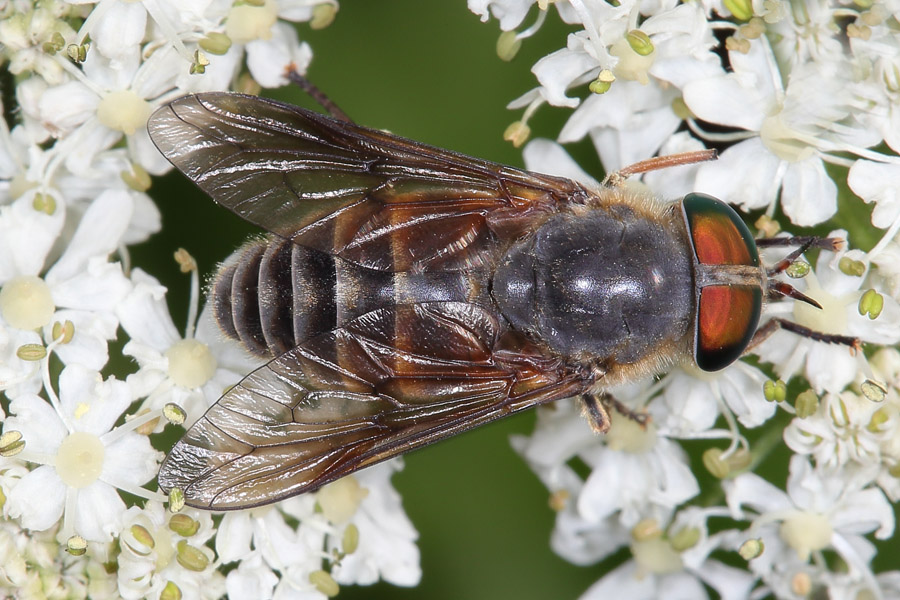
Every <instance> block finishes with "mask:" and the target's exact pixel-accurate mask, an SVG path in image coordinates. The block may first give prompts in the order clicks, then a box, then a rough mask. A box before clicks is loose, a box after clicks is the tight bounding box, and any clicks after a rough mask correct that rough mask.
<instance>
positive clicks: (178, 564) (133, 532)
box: [117, 501, 225, 600]
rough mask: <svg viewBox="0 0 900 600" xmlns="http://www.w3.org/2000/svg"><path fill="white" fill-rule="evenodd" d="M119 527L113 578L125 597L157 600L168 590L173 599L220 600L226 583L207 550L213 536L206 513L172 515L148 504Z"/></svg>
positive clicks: (128, 513)
mask: <svg viewBox="0 0 900 600" xmlns="http://www.w3.org/2000/svg"><path fill="white" fill-rule="evenodd" d="M122 523H123V527H122V533H121V536H120V541H119V544H120V547H121V553H120V554H119V557H118V565H119V569H118V573H117V575H118V579H119V591H120V592H121V594H122V597H123V598H126V599H127V600H139V599H141V598H151V597H152V598H158V597H159V596H160V593H161V592H162V591H163V590H164V589H166V588H167V586H174V587H175V588H176V590H177V591H178V592H180V593H179V595H178V596H176V597H184V598H198V599H204V600H215V599H217V598H220V597H221V596H222V594H223V593H224V591H225V578H224V577H223V576H222V574H221V573H219V572H218V570H217V569H216V563H215V561H214V560H213V558H214V555H213V552H212V550H210V549H209V548H208V547H207V546H206V542H207V541H208V540H209V539H210V538H211V537H212V536H213V535H214V534H215V532H216V530H215V527H214V526H213V522H212V518H211V516H210V513H209V512H206V511H198V510H193V509H184V510H182V511H181V512H180V513H178V514H176V515H173V514H171V513H170V512H168V511H167V510H166V509H165V508H164V507H163V505H162V504H161V503H159V502H152V501H151V502H148V503H147V505H146V506H145V507H144V508H143V509H141V508H139V507H137V506H133V507H131V508H129V509H128V510H127V511H126V512H125V514H124V515H123V516H122ZM176 590H171V589H170V590H169V592H168V593H169V594H174V593H175V591H176Z"/></svg>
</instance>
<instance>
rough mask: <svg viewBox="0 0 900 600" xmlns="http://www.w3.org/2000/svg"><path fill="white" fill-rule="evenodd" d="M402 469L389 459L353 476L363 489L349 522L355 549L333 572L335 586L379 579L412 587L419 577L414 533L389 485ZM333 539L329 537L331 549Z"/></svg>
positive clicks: (333, 542) (396, 461) (373, 581)
mask: <svg viewBox="0 0 900 600" xmlns="http://www.w3.org/2000/svg"><path fill="white" fill-rule="evenodd" d="M402 467H403V463H402V461H400V460H391V461H388V462H384V463H381V464H378V465H375V466H373V467H370V468H367V469H364V470H362V471H360V472H359V473H356V475H354V477H355V478H356V479H357V480H358V481H359V485H360V486H362V488H363V489H365V490H366V495H365V497H364V498H363V499H362V500H361V501H360V503H359V508H358V509H357V510H356V512H355V513H354V514H353V516H352V517H350V519H349V523H352V524H353V525H354V526H355V527H356V528H357V530H358V532H359V547H358V548H357V549H356V550H355V551H354V552H352V553H351V554H348V555H347V556H345V557H344V558H343V559H341V562H340V564H339V566H337V567H336V568H335V570H334V573H333V574H334V578H335V580H336V581H337V582H338V583H356V584H361V585H369V584H372V583H375V582H376V581H378V579H383V580H384V581H387V582H389V583H393V584H394V585H402V586H415V585H418V583H419V580H420V579H421V578H422V568H421V567H420V566H419V548H418V547H417V546H416V538H418V533H417V532H416V530H415V528H414V527H413V524H412V523H411V522H410V520H409V517H407V516H406V513H405V512H404V511H403V505H402V504H401V499H400V494H398V493H397V491H396V490H395V489H394V487H393V486H392V485H391V476H392V475H393V474H394V473H395V472H397V471H398V470H400V469H401V468H402ZM336 541H337V538H336V536H335V537H332V538H330V542H331V545H332V546H334V548H335V549H339V548H340V546H338V545H336V544H335V542H336Z"/></svg>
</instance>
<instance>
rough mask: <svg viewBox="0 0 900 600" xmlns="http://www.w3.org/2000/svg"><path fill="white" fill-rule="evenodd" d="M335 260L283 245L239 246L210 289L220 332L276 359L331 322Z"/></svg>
mask: <svg viewBox="0 0 900 600" xmlns="http://www.w3.org/2000/svg"><path fill="white" fill-rule="evenodd" d="M336 284H337V277H336V272H335V259H334V258H333V257H332V256H330V255H328V254H325V253H324V252H318V251H316V250H311V249H309V248H305V247H303V246H297V245H294V244H292V243H291V242H289V241H287V240H280V239H274V240H268V241H267V240H260V241H256V242H251V243H250V244H248V245H246V246H244V248H242V249H241V250H239V251H238V252H237V254H236V260H234V261H230V262H228V263H226V264H225V265H224V266H223V267H222V268H221V269H220V270H219V273H218V275H217V276H216V279H215V282H214V283H213V286H212V298H213V309H214V314H215V317H216V321H218V323H219V326H220V327H221V328H222V331H224V332H225V334H226V335H228V336H229V337H231V338H234V339H236V340H238V341H240V342H241V343H242V344H243V345H244V346H245V347H246V348H247V350H249V351H250V352H252V353H254V354H258V355H262V356H269V355H275V356H277V355H278V354H281V353H282V352H285V351H287V350H289V349H291V348H293V347H294V346H296V345H297V344H298V343H300V342H301V341H303V340H306V339H309V338H310V337H313V336H315V335H317V334H319V333H323V332H325V331H329V330H331V329H333V328H334V326H335V324H336V322H337V315H336V313H337V311H336V300H337V297H336V294H337V285H336Z"/></svg>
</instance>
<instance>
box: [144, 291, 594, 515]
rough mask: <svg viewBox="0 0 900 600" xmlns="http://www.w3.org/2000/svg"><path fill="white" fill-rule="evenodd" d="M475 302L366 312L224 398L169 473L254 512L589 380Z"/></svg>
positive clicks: (206, 503)
mask: <svg viewBox="0 0 900 600" xmlns="http://www.w3.org/2000/svg"><path fill="white" fill-rule="evenodd" d="M499 328H500V326H499V324H498V322H497V321H496V320H495V318H494V317H493V316H491V315H490V314H489V313H488V312H486V311H484V310H482V309H480V308H479V307H477V306H475V305H472V304H466V303H447V302H436V303H426V304H416V305H405V306H396V307H394V308H391V309H387V308H385V309H380V310H376V311H373V312H371V313H367V314H366V315H363V316H361V317H359V318H358V319H356V320H354V321H352V322H350V323H348V324H347V325H346V326H344V327H342V328H339V329H336V330H334V331H332V332H329V333H327V334H324V335H321V336H319V337H317V338H314V339H312V340H310V341H309V342H307V343H304V344H301V345H300V346H297V347H296V348H294V349H293V350H290V351H288V352H286V353H284V354H282V355H281V356H279V357H278V358H276V359H274V360H273V361H271V362H270V363H268V364H267V365H265V366H263V367H261V368H259V369H257V370H256V371H254V372H253V373H251V374H250V375H248V376H247V377H245V378H244V379H243V381H241V382H240V383H239V384H238V385H237V386H235V387H234V388H232V389H231V390H230V391H229V392H228V393H226V394H225V395H224V396H222V398H221V399H219V401H218V402H217V403H216V404H215V405H213V406H212V407H211V408H210V409H209V410H208V411H207V412H206V414H205V415H204V416H203V417H201V418H200V420H198V421H197V422H196V423H195V424H194V426H193V427H191V429H190V430H189V431H188V432H187V433H186V434H185V436H184V438H182V440H181V441H179V442H178V443H177V444H176V445H175V447H174V448H173V449H172V451H171V452H170V453H169V455H168V456H167V457H166V460H165V462H164V463H163V465H162V468H161V469H160V473H159V485H160V487H161V488H162V489H164V490H169V489H171V488H172V487H175V486H177V487H179V488H181V489H182V490H184V493H185V499H186V502H187V504H188V505H190V506H195V507H198V508H205V509H212V510H229V509H237V508H248V507H252V506H257V505H260V504H267V503H270V502H275V501H277V500H281V499H283V498H287V497H289V496H293V495H296V494H300V493H302V492H307V491H311V490H314V489H316V488H318V487H319V486H321V485H323V484H325V483H328V482H329V481H333V480H335V479H338V478H339V477H342V476H344V475H347V474H349V473H352V472H354V471H356V470H357V469H361V468H363V467H366V466H368V465H371V464H374V463H376V462H379V461H382V460H385V459H388V458H391V457H393V456H397V455H399V454H401V453H404V452H407V451H409V450H412V449H414V448H418V447H421V446H424V445H426V444H429V443H431V442H434V441H437V440H440V439H442V438H445V437H448V436H451V435H454V434H456V433H459V432H461V431H465V430H468V429H471V428H473V427H476V426H477V425H481V424H482V423H487V422H489V421H492V420H494V419H497V418H499V417H502V416H505V415H508V414H512V413H515V412H518V411H520V410H524V409H526V408H529V407H532V406H534V405H537V404H541V403H544V402H550V401H552V400H557V399H561V398H566V397H570V396H574V395H577V394H579V393H582V392H583V391H585V389H586V388H587V387H588V386H589V385H590V382H588V381H586V379H585V377H584V376H583V375H582V374H580V373H578V372H576V371H575V370H573V369H572V368H570V367H568V366H567V365H565V364H564V363H563V362H562V361H560V360H558V359H552V358H548V357H546V356H544V355H542V354H541V353H540V352H538V351H537V350H536V349H534V348H532V347H530V346H529V345H528V344H527V342H523V341H522V340H521V339H519V338H517V337H515V334H512V333H505V334H503V335H501V334H500V329H499Z"/></svg>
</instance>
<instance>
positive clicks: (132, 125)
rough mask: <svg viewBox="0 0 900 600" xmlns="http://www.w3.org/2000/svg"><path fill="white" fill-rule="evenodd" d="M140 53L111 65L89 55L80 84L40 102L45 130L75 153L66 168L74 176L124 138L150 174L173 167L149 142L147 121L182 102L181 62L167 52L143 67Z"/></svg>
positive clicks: (51, 92)
mask: <svg viewBox="0 0 900 600" xmlns="http://www.w3.org/2000/svg"><path fill="white" fill-rule="evenodd" d="M141 58H142V56H141V54H140V50H139V49H138V48H134V49H132V50H131V51H130V52H129V53H128V54H127V56H123V57H119V58H117V59H116V60H114V61H113V60H111V59H109V58H106V57H104V56H103V55H102V54H100V53H89V54H88V58H87V60H85V62H84V63H83V65H82V70H80V71H76V72H75V75H76V76H77V79H76V80H72V81H68V82H66V83H63V84H61V85H58V86H53V87H50V88H48V89H47V90H46V91H44V93H43V94H42V95H41V97H40V101H39V114H40V119H41V124H42V125H43V126H44V127H46V128H47V129H48V130H49V131H51V132H52V133H53V134H54V135H55V136H57V137H64V138H65V139H64V140H62V141H60V142H57V143H58V144H65V145H69V146H75V147H73V148H72V149H71V150H70V151H69V152H68V153H66V154H67V155H66V167H67V168H68V169H69V170H70V171H71V172H73V173H79V172H81V171H83V170H84V169H86V168H87V167H88V165H89V164H90V163H91V162H92V161H93V159H94V157H95V156H96V154H97V153H98V152H100V151H102V150H106V149H107V148H110V147H111V146H112V145H113V144H115V143H117V142H119V141H120V140H121V139H122V138H123V136H124V138H125V141H126V143H127V147H128V153H129V156H130V157H131V159H132V160H133V161H134V162H136V163H138V164H140V165H141V166H143V167H144V168H145V169H146V170H147V171H148V172H150V173H154V174H159V173H163V172H165V171H167V170H168V169H169V168H170V166H169V164H168V162H167V161H166V160H165V159H164V158H163V157H162V156H161V155H160V153H159V151H158V150H157V149H156V147H155V146H154V145H153V143H152V142H151V141H150V136H149V134H148V133H147V119H148V118H149V117H150V114H151V113H152V112H153V109H154V108H155V107H156V106H159V105H160V104H162V103H163V102H164V101H166V100H171V99H172V98H173V97H175V96H178V95H179V94H178V92H177V91H174V87H175V77H176V72H177V70H176V69H177V67H176V65H178V64H179V57H178V55H177V54H176V53H175V51H174V50H172V49H171V48H170V47H168V46H164V47H162V48H159V49H157V50H156V51H155V52H154V53H153V54H152V55H151V56H150V57H149V58H148V59H147V60H145V61H143V62H142V61H141Z"/></svg>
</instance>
